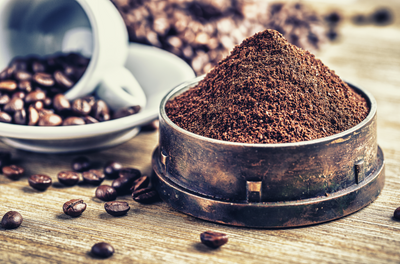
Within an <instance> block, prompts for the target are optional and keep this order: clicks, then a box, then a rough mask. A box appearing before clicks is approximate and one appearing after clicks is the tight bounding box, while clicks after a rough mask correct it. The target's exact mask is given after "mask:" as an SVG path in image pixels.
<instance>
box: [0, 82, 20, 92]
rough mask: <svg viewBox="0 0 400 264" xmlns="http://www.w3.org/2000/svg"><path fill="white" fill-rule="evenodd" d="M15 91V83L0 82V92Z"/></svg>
mask: <svg viewBox="0 0 400 264" xmlns="http://www.w3.org/2000/svg"><path fill="white" fill-rule="evenodd" d="M15 89H17V83H16V82H15V81H11V80H7V81H0V90H2V91H7V92H12V91H14V90H15Z"/></svg>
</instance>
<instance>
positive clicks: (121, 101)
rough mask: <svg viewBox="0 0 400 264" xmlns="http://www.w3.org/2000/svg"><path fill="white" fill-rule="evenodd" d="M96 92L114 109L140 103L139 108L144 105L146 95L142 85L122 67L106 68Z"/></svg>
mask: <svg viewBox="0 0 400 264" xmlns="http://www.w3.org/2000/svg"><path fill="white" fill-rule="evenodd" d="M96 94H97V96H98V97H99V98H100V99H102V100H103V101H105V102H106V103H107V104H108V106H109V107H110V108H111V109H112V110H114V111H117V110H118V109H120V108H123V107H129V106H134V105H140V108H141V109H143V108H144V107H145V106H146V95H145V93H144V92H143V89H142V87H141V86H140V84H139V83H138V81H137V80H136V78H135V77H134V76H133V75H132V73H131V72H130V71H129V70H128V69H126V68H124V67H120V68H114V69H110V70H108V71H107V73H106V74H105V76H104V77H103V78H102V81H101V82H100V85H99V87H98V88H97V90H96Z"/></svg>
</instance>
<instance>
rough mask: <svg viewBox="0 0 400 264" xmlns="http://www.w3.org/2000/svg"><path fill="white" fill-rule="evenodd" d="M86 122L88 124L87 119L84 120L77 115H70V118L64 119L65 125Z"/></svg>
mask: <svg viewBox="0 0 400 264" xmlns="http://www.w3.org/2000/svg"><path fill="white" fill-rule="evenodd" d="M84 124H86V123H85V120H83V119H82V118H80V117H76V116H71V117H68V118H66V119H64V121H63V123H62V125H63V126H77V125H84Z"/></svg>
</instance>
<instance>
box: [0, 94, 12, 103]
mask: <svg viewBox="0 0 400 264" xmlns="http://www.w3.org/2000/svg"><path fill="white" fill-rule="evenodd" d="M8 102H10V96H8V94H2V95H1V96H0V105H5V104H7V103H8Z"/></svg>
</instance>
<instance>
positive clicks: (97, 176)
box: [82, 170, 105, 185]
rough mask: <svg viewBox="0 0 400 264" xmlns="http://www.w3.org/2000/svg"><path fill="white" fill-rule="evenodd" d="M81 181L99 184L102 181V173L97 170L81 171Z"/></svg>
mask: <svg viewBox="0 0 400 264" xmlns="http://www.w3.org/2000/svg"><path fill="white" fill-rule="evenodd" d="M82 177H83V181H84V182H86V183H88V184H92V185H100V184H101V183H102V182H103V181H104V178H105V176H104V173H103V172H102V171H99V170H89V171H84V172H83V173H82Z"/></svg>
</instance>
